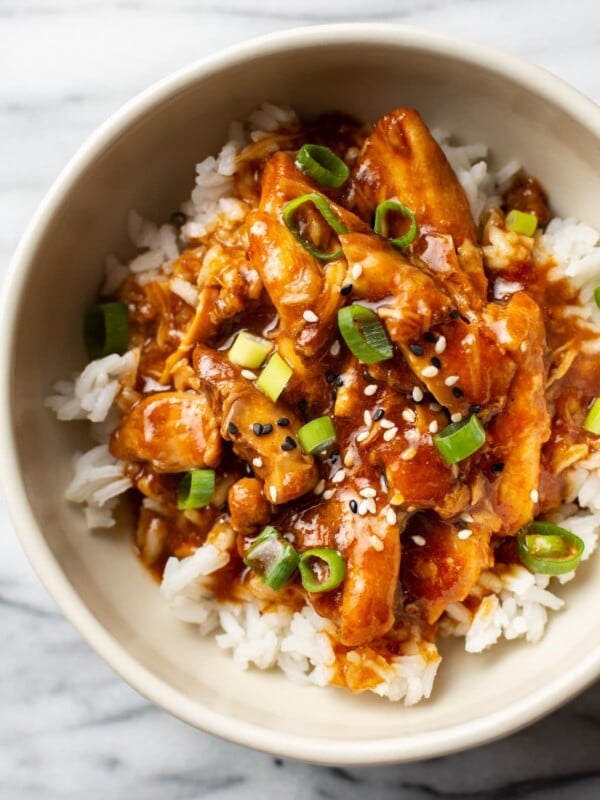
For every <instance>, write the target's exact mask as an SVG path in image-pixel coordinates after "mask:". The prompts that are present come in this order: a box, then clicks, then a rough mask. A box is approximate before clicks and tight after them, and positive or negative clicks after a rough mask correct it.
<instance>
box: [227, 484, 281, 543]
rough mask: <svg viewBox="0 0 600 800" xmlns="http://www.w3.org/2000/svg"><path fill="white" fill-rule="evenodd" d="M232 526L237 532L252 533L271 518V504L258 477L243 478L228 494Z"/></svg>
mask: <svg viewBox="0 0 600 800" xmlns="http://www.w3.org/2000/svg"><path fill="white" fill-rule="evenodd" d="M227 503H228V505H229V514H230V516H231V527H232V528H233V530H234V531H235V532H236V533H242V534H246V535H252V534H253V533H256V530H257V528H259V527H261V526H263V525H266V524H267V523H268V521H269V520H270V519H271V506H270V505H269V503H268V501H267V499H266V497H265V494H264V492H263V487H262V483H261V482H260V481H259V480H257V479H256V478H242V479H241V480H239V481H236V483H234V484H233V486H231V488H230V489H229V493H228V495H227Z"/></svg>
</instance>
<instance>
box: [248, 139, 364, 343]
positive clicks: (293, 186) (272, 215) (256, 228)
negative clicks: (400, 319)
mask: <svg viewBox="0 0 600 800" xmlns="http://www.w3.org/2000/svg"><path fill="white" fill-rule="evenodd" d="M311 192H313V193H314V192H316V193H318V194H321V187H318V186H316V185H314V184H312V183H310V182H309V181H308V179H307V178H306V176H305V175H304V174H303V173H302V172H300V170H298V169H297V167H296V166H295V165H294V162H293V161H292V158H291V157H290V156H289V155H288V154H286V153H281V152H278V153H275V154H274V155H273V156H271V158H270V159H269V160H268V162H267V164H266V165H265V169H264V173H263V181H262V196H261V204H260V209H259V210H258V211H255V212H252V213H250V214H249V215H248V218H247V224H248V232H249V242H250V248H249V258H250V262H251V264H252V265H253V266H254V267H255V268H256V269H257V270H258V272H259V273H260V277H261V279H262V282H263V284H264V286H265V289H266V290H267V292H268V294H269V297H270V298H271V301H272V302H273V305H274V306H275V308H276V309H277V312H278V314H279V318H280V330H281V331H283V332H284V333H285V335H286V336H288V337H290V338H291V339H292V340H293V341H294V342H295V346H296V349H297V350H298V352H300V353H302V354H303V355H306V356H312V355H314V354H316V353H317V352H320V351H322V350H323V349H324V348H325V347H326V346H327V344H328V341H329V337H330V335H331V328H332V322H333V321H334V319H335V315H336V314H337V311H338V308H340V306H341V305H342V304H343V300H344V298H343V296H341V295H340V289H341V287H342V286H343V285H344V280H345V277H346V262H345V259H344V257H343V256H341V257H340V258H337V259H334V260H332V261H320V260H319V259H318V258H315V257H314V256H312V255H311V254H310V253H309V252H308V251H307V250H306V249H305V248H304V247H303V246H302V245H301V244H300V242H298V240H297V239H296V238H295V236H294V235H293V234H292V233H291V232H290V231H289V230H288V228H287V227H286V226H285V224H284V223H283V220H282V216H281V214H282V209H283V207H284V206H285V205H286V204H287V203H288V202H289V201H290V200H293V199H295V198H296V197H299V196H300V195H303V194H308V193H311ZM328 202H329V205H330V206H331V208H332V211H333V214H334V215H335V216H336V217H337V218H338V219H339V220H341V222H342V223H343V224H344V225H345V226H346V228H348V229H349V230H365V231H366V230H369V228H368V226H367V225H365V223H364V222H362V220H360V219H358V217H355V216H354V215H353V214H351V213H350V212H349V211H347V210H346V209H344V208H342V207H341V206H338V205H336V204H335V203H333V202H332V201H328ZM300 213H301V212H300V210H299V212H298V214H299V215H300ZM302 214H305V215H306V218H303V223H302V224H303V225H304V227H305V228H306V231H305V235H307V236H308V238H309V239H310V240H311V241H315V242H317V241H318V242H319V247H321V248H322V249H324V250H325V251H326V252H329V251H332V250H335V249H336V248H337V247H338V244H337V238H336V236H335V235H332V233H333V232H332V230H331V228H330V227H329V225H327V224H326V223H324V221H323V220H322V218H321V216H320V215H319V214H317V213H314V212H313V210H312V206H311V205H310V204H305V206H304V207H303V208H302ZM306 311H309V312H313V314H316V316H317V320H316V321H312V322H311V321H307V320H306V319H305V318H304V312H306Z"/></svg>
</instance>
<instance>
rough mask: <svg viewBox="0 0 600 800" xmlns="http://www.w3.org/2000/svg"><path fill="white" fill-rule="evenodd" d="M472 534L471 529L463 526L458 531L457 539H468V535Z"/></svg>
mask: <svg viewBox="0 0 600 800" xmlns="http://www.w3.org/2000/svg"><path fill="white" fill-rule="evenodd" d="M472 535H473V531H472V530H471V529H470V528H463V529H462V530H460V531H459V532H458V538H459V539H468V538H469V536H472Z"/></svg>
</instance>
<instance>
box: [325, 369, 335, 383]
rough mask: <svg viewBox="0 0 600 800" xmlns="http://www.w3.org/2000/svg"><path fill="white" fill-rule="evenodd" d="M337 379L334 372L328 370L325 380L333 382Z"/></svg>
mask: <svg viewBox="0 0 600 800" xmlns="http://www.w3.org/2000/svg"><path fill="white" fill-rule="evenodd" d="M335 379H336V376H335V375H334V374H333V372H328V373H327V375H326V376H325V380H326V381H327V383H333V382H334V381H335Z"/></svg>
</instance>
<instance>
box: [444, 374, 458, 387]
mask: <svg viewBox="0 0 600 800" xmlns="http://www.w3.org/2000/svg"><path fill="white" fill-rule="evenodd" d="M458 380H459V378H458V375H448V377H447V378H446V380H445V381H444V383H445V384H446V386H454V384H455V383H458Z"/></svg>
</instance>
